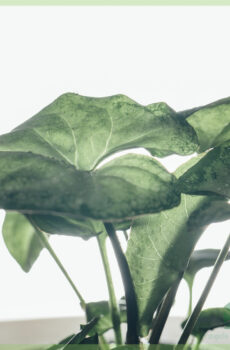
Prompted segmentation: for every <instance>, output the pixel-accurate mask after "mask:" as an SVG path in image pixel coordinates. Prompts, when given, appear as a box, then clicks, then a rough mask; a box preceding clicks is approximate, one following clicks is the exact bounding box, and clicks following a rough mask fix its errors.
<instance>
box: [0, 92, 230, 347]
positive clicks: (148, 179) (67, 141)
mask: <svg viewBox="0 0 230 350" xmlns="http://www.w3.org/2000/svg"><path fill="white" fill-rule="evenodd" d="M229 125H230V98H227V99H223V100H220V101H217V102H214V103H212V104H210V105H207V106H203V107H198V108H194V109H191V110H186V111H183V112H175V111H174V110H173V109H172V108H170V107H169V106H168V105H167V104H165V103H154V104H151V105H148V106H142V105H140V104H138V103H136V102H135V101H133V100H131V99H129V98H128V97H126V96H123V95H117V96H111V97H105V98H90V97H84V96H80V95H76V94H73V93H67V94H64V95H62V96H60V97H59V98H58V99H56V100H55V101H54V102H53V103H51V104H50V105H49V106H47V107H46V108H44V109H43V110H42V111H41V112H39V113H38V114H36V115H35V116H34V117H32V118H31V119H29V120H28V121H26V122H25V123H23V124H21V125H19V126H18V127H17V128H15V129H14V130H13V131H12V132H10V133H8V134H5V135H2V136H1V137H0V207H1V208H3V209H5V210H6V217H5V221H4V225H3V236H4V239H5V242H6V245H7V247H8V249H9V251H10V253H11V254H12V255H13V256H14V258H15V259H16V260H17V262H18V263H19V264H20V265H21V267H22V268H23V269H24V270H25V271H26V272H28V271H29V270H30V268H31V266H32V264H33V263H34V262H35V260H36V259H37V257H38V255H39V253H40V251H41V250H42V249H43V248H44V247H45V248H46V249H48V251H49V252H50V254H51V255H52V257H53V258H54V260H55V261H56V263H57V264H58V266H59V267H60V268H61V270H62V272H63V273H64V275H65V276H66V278H67V281H68V282H69V283H70V285H71V287H72V288H73V289H74V291H75V293H76V294H77V296H78V298H79V301H80V304H81V307H82V308H83V310H84V311H85V313H86V319H87V324H86V325H82V329H81V331H80V333H77V334H74V335H72V336H68V335H67V336H68V337H67V338H66V339H64V340H63V341H61V343H60V344H58V345H55V346H54V347H52V349H54V348H55V349H56V348H57V349H65V350H66V349H68V348H69V347H70V346H74V347H77V348H78V347H79V346H80V347H81V346H82V344H85V346H86V344H88V345H89V344H91V345H92V346H95V347H96V348H100V349H109V348H110V347H113V348H116V349H124V350H125V349H126V347H127V346H128V345H131V348H138V349H139V348H143V347H144V344H145V343H147V345H146V347H147V348H148V347H149V346H150V347H151V346H152V344H159V342H160V336H161V333H162V330H163V328H164V325H165V322H166V320H167V318H168V315H169V312H170V309H171V306H172V304H173V301H174V299H175V296H176V293H177V289H178V286H179V284H180V282H181V280H182V279H183V278H184V279H185V280H186V281H187V283H188V285H189V288H190V293H192V284H193V280H194V276H195V274H196V272H197V271H198V270H199V269H201V268H203V267H205V266H212V265H214V267H213V270H212V273H211V275H210V278H209V280H208V283H207V285H206V287H205V289H204V291H203V293H202V295H201V298H200V299H199V301H198V303H197V305H196V306H195V307H194V309H192V304H191V301H190V306H189V312H188V319H187V321H185V323H184V324H183V325H182V326H183V331H182V334H181V337H180V339H178V344H177V345H176V344H175V345H176V346H177V347H178V348H179V347H182V348H185V347H186V348H187V347H188V346H189V343H188V340H189V337H190V336H192V335H193V336H195V337H196V338H197V339H198V340H197V344H196V345H195V347H196V349H198V347H199V345H200V342H201V340H202V339H203V337H204V335H205V333H206V332H207V331H208V330H211V329H214V328H216V327H221V326H227V325H228V324H229V323H230V310H229V309H228V307H223V308H213V309H208V310H203V311H202V308H203V304H204V302H205V300H206V297H207V295H208V293H209V291H210V289H211V287H212V285H213V283H214V280H215V277H216V275H217V273H218V271H219V269H220V267H221V265H222V264H223V262H224V261H225V259H226V258H229V254H228V250H229V245H230V237H228V239H227V241H226V243H225V245H224V247H223V249H222V250H221V251H218V250H204V251H195V252H194V247H195V245H196V243H197V241H198V240H199V238H200V236H201V235H202V233H203V232H204V230H205V228H206V227H207V225H209V224H210V223H212V222H220V221H223V220H226V219H229V218H230V205H229V203H228V199H229V196H230V177H229V170H230V132H229V130H230V129H229ZM137 147H142V148H145V149H146V150H147V151H148V152H149V155H148V156H146V155H140V154H134V153H128V154H126V155H118V156H117V157H115V158H113V159H112V160H110V161H107V162H103V163H102V161H104V160H106V159H107V158H108V156H111V155H113V154H115V153H117V152H120V151H123V150H128V149H133V148H137ZM193 153H197V154H198V155H195V156H194V157H193V158H192V159H191V160H189V161H188V162H186V163H185V164H183V165H182V166H181V167H179V168H178V169H177V170H176V172H175V173H174V174H171V173H169V172H168V171H167V170H166V169H165V168H164V167H163V166H162V165H161V163H160V162H159V161H158V160H157V159H156V158H155V157H165V156H167V155H171V154H179V155H189V154H193ZM117 230H123V231H124V234H125V236H126V237H127V250H126V252H123V250H122V249H121V246H120V243H119V239H118V236H117V233H116V231H117ZM127 230H128V231H129V237H128V234H127ZM52 234H61V235H73V236H76V237H80V238H83V239H90V238H91V237H96V238H97V241H98V246H99V250H100V253H101V257H102V261H103V264H104V269H105V275H106V280H107V284H108V291H109V296H110V300H109V301H99V302H97V303H87V302H86V301H85V300H84V298H83V296H82V295H81V293H80V291H79V289H78V288H79V287H77V286H75V285H74V284H73V282H72V280H71V278H70V276H69V275H68V274H67V272H66V270H65V268H64V267H63V265H62V264H61V262H60V260H59V259H58V257H57V256H56V254H55V252H54V250H53V249H52V247H51V245H50V243H49V235H52ZM107 239H110V240H111V242H112V246H113V249H114V252H115V255H116V258H117V262H118V265H119V268H120V271H121V276H122V280H123V284H124V290H125V297H124V298H123V299H122V302H121V303H120V305H118V302H117V300H116V296H115V293H114V289H113V283H112V278H111V273H110V267H109V261H108V256H107V252H106V245H105V242H106V240H107ZM190 300H191V299H190ZM121 322H124V323H126V324H127V334H126V338H125V339H124V337H123V336H122V333H121ZM109 329H113V330H114V343H113V344H112V345H111V344H108V343H107V341H106V339H105V337H104V334H105V332H106V331H107V330H109ZM190 339H191V337H190ZM125 344H126V345H125ZM161 346H163V345H161Z"/></svg>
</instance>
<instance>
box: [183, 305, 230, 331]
mask: <svg viewBox="0 0 230 350" xmlns="http://www.w3.org/2000/svg"><path fill="white" fill-rule="evenodd" d="M185 322H186V321H184V322H183V323H182V327H183V326H184V325H185ZM227 325H230V310H229V309H227V308H225V307H222V308H210V309H206V310H203V311H201V313H200V316H199V318H198V320H197V322H196V324H195V326H194V328H193V330H192V334H193V335H194V336H196V337H200V336H201V337H203V336H204V334H205V333H206V332H208V331H210V330H213V329H215V328H219V327H224V326H227Z"/></svg>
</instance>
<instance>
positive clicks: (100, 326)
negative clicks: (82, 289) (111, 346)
mask: <svg viewBox="0 0 230 350" xmlns="http://www.w3.org/2000/svg"><path fill="white" fill-rule="evenodd" d="M86 317H87V321H90V320H91V319H92V318H94V317H100V318H99V321H98V322H97V324H96V325H95V327H94V328H93V329H92V330H91V331H90V333H89V335H92V336H93V335H95V333H97V334H99V335H100V334H103V333H105V332H106V331H107V330H109V329H111V328H113V323H112V318H111V312H110V307H109V303H108V301H98V302H92V303H88V304H86ZM120 318H121V322H125V321H126V312H125V311H121V314H120Z"/></svg>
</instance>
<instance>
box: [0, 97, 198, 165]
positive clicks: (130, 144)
mask: <svg viewBox="0 0 230 350" xmlns="http://www.w3.org/2000/svg"><path fill="white" fill-rule="evenodd" d="M12 140H13V142H11V141H12ZM22 140H23V141H22ZM0 144H1V146H0V149H1V150H5V148H7V150H9V148H10V149H11V150H14V151H15V150H16V148H17V150H18V151H31V152H33V153H36V154H41V155H44V156H51V157H55V158H56V159H62V160H64V161H67V162H69V163H71V164H72V165H74V166H76V168H78V169H82V170H91V169H93V168H94V167H95V166H96V165H97V164H98V163H99V162H100V161H101V160H102V159H104V158H105V157H107V156H108V155H109V154H112V153H114V152H117V151H121V150H124V149H128V148H134V147H144V148H146V149H149V150H150V151H151V152H152V154H154V155H159V153H162V152H163V153H164V155H166V154H172V153H178V154H182V155H185V154H190V153H193V152H194V151H195V150H196V149H197V139H196V134H195V132H194V130H193V128H191V126H190V125H189V124H188V123H187V122H186V121H185V120H184V118H180V117H178V116H177V114H176V113H175V112H174V111H173V110H172V109H170V108H169V107H168V106H167V105H166V104H165V103H156V104H152V105H150V106H147V107H144V106H141V105H140V104H138V103H136V102H135V101H133V100H131V99H130V98H128V97H126V96H124V95H116V96H111V97H104V98H91V97H84V96H80V95H76V94H73V93H68V94H64V95H62V96H60V97H59V98H58V99H57V100H55V101H54V102H53V103H51V104H50V105H49V106H47V107H46V108H44V109H43V110H42V111H41V112H39V113H38V114H37V115H36V116H34V117H33V118H31V119H29V120H28V121H27V122H25V123H23V124H22V125H20V126H19V127H17V128H16V129H15V130H14V131H13V133H11V134H10V135H8V136H7V135H5V136H4V137H3V138H2V139H1V143H0ZM15 147H16V148H15Z"/></svg>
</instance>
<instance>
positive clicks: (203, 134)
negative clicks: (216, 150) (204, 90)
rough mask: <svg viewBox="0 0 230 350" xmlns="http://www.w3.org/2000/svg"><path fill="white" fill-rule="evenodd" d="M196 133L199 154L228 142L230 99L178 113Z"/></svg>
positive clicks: (229, 135)
mask: <svg viewBox="0 0 230 350" xmlns="http://www.w3.org/2000/svg"><path fill="white" fill-rule="evenodd" d="M178 115H179V116H181V117H182V116H183V117H185V118H187V119H186V120H187V122H188V123H189V124H190V125H191V126H192V127H193V128H194V130H195V131H196V133H197V136H198V141H199V144H200V147H199V150H200V151H201V152H203V151H205V150H207V149H209V148H211V147H215V146H217V145H220V144H221V143H223V142H225V141H227V140H230V98H229V97H228V98H225V99H222V100H219V101H216V102H214V103H211V104H208V105H206V106H202V107H198V108H194V109H191V110H188V111H184V112H180V113H178Z"/></svg>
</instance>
